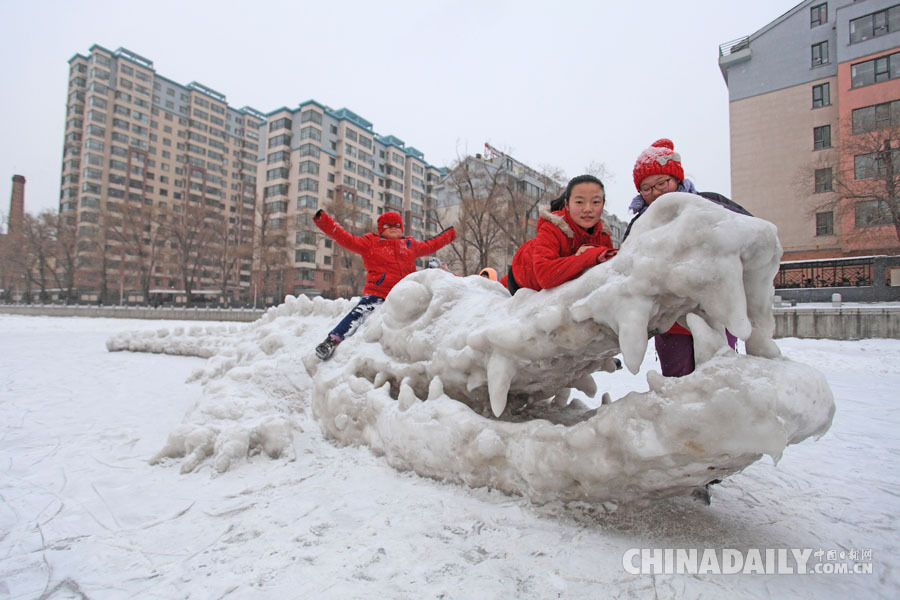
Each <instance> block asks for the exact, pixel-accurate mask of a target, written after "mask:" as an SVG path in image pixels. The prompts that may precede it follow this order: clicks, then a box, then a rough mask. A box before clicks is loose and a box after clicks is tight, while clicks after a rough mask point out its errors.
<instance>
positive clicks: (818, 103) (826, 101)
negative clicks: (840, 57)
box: [812, 83, 831, 108]
mask: <svg viewBox="0 0 900 600" xmlns="http://www.w3.org/2000/svg"><path fill="white" fill-rule="evenodd" d="M812 100H813V103H812V105H813V108H822V107H823V106H828V105H830V104H831V84H828V83H820V84H819V85H814V86H813V87H812Z"/></svg>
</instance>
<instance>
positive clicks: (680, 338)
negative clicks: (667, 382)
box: [654, 329, 737, 377]
mask: <svg viewBox="0 0 900 600" xmlns="http://www.w3.org/2000/svg"><path fill="white" fill-rule="evenodd" d="M725 337H727V338H728V345H729V346H731V348H732V350H733V349H734V347H735V345H736V344H737V338H736V337H735V336H733V335H731V332H730V331H728V330H727V329H726V330H725ZM654 342H655V343H656V353H657V354H658V355H659V366H660V367H661V368H662V374H663V375H664V376H665V377H684V376H685V375H689V374H691V373H693V372H694V336H692V335H687V334H684V333H660V334H659V335H657V336H656V337H655V338H654Z"/></svg>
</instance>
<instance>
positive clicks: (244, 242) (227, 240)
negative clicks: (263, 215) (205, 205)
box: [213, 204, 253, 302]
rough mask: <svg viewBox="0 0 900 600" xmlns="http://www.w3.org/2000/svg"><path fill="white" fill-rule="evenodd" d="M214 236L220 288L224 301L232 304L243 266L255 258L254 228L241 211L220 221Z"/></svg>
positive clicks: (238, 286)
mask: <svg viewBox="0 0 900 600" xmlns="http://www.w3.org/2000/svg"><path fill="white" fill-rule="evenodd" d="M242 207H243V204H241V208H242ZM251 218H252V215H251ZM213 234H214V236H215V238H214V244H215V246H216V247H217V249H218V256H217V271H218V275H219V286H220V289H221V290H222V297H223V299H225V300H226V301H227V302H230V300H231V299H232V298H233V297H234V295H235V294H234V292H235V291H237V290H239V289H240V266H241V264H242V263H244V262H245V261H247V260H250V259H252V258H253V226H252V223H250V222H248V221H247V220H246V219H245V216H244V214H243V213H242V212H240V211H239V212H238V213H237V214H236V215H235V216H233V217H230V218H222V219H219V220H218V221H217V223H216V225H215V228H214V230H213Z"/></svg>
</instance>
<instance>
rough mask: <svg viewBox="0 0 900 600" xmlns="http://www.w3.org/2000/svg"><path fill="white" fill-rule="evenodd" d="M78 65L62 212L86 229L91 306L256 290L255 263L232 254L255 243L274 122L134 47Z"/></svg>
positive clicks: (78, 58)
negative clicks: (262, 143)
mask: <svg viewBox="0 0 900 600" xmlns="http://www.w3.org/2000/svg"><path fill="white" fill-rule="evenodd" d="M69 65H70V70H69V93H68V104H67V109H66V114H67V118H66V127H65V142H64V147H63V166H62V181H61V192H60V213H61V214H62V215H63V216H64V217H66V218H67V219H68V221H69V222H70V223H74V224H75V225H76V227H77V233H78V239H79V244H78V248H79V271H78V288H79V291H80V292H81V294H82V297H81V299H86V300H98V301H100V300H103V299H106V300H108V299H109V298H110V297H121V296H123V295H124V293H126V292H127V293H129V294H131V295H132V297H133V298H134V299H139V300H143V301H148V300H149V298H147V297H145V294H147V293H148V292H149V293H151V294H152V293H153V291H154V290H156V291H157V292H166V291H175V290H184V289H185V288H188V291H192V292H193V293H194V294H197V293H203V292H207V293H223V294H224V295H225V296H228V297H236V296H247V295H249V293H250V287H251V266H252V264H251V257H250V256H249V255H247V254H246V253H245V254H243V255H236V254H233V253H231V254H229V251H228V248H229V247H231V248H238V247H246V245H247V244H248V243H251V242H252V239H253V220H254V206H255V198H256V177H257V161H258V151H259V133H258V128H259V124H260V123H261V122H262V121H264V120H265V116H264V115H263V114H262V113H260V112H259V111H256V110H254V109H252V108H250V107H244V108H241V109H236V108H234V107H231V106H229V105H228V102H227V100H226V98H225V96H224V95H223V94H221V93H219V92H217V91H215V90H213V89H211V88H209V87H207V86H204V85H202V84H200V83H197V82H191V83H189V84H187V85H182V84H179V83H176V82H174V81H171V80H169V79H166V78H165V77H163V76H161V75H159V74H158V73H157V72H156V71H155V69H154V68H153V63H152V62H151V61H150V60H147V59H146V58H144V57H142V56H139V55H137V54H135V53H134V52H130V51H128V50H126V49H124V48H119V49H118V50H116V51H110V50H107V49H106V48H103V47H101V46H97V45H95V46H92V47H91V49H90V52H89V54H88V55H86V56H85V55H81V54H76V55H75V56H73V57H72V58H71V59H70V60H69ZM225 258H227V259H228V260H229V261H230V262H231V263H232V264H229V265H227V267H223V264H222V260H223V259H225ZM232 259H233V260H232ZM101 296H106V298H101ZM123 300H124V298H123Z"/></svg>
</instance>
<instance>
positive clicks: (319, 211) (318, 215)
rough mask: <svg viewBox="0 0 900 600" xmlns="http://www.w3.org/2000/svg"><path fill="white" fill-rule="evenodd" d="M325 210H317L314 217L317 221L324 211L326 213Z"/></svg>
mask: <svg viewBox="0 0 900 600" xmlns="http://www.w3.org/2000/svg"><path fill="white" fill-rule="evenodd" d="M324 212H325V211H323V210H322V209H321V208H320V209H319V210H317V211H316V215H315V216H314V217H313V219H315V220H316V221H318V220H319V219H320V218H321V217H322V213H324Z"/></svg>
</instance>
